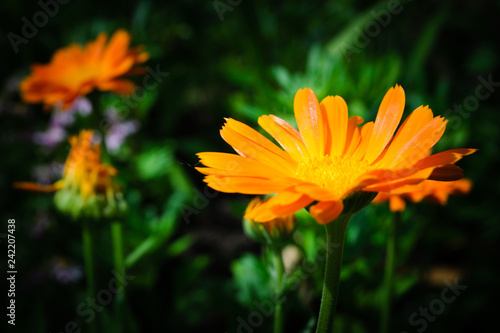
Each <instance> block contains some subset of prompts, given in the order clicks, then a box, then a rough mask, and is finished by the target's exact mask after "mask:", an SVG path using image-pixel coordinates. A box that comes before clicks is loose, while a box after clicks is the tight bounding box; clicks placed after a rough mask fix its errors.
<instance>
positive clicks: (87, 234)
mask: <svg viewBox="0 0 500 333" xmlns="http://www.w3.org/2000/svg"><path fill="white" fill-rule="evenodd" d="M82 242H83V257H84V260H85V273H86V275H87V297H88V299H93V298H95V297H96V293H95V275H94V257H93V244H92V243H93V241H92V230H91V227H90V222H89V221H83V230H82ZM89 332H91V333H95V332H97V324H96V318H94V320H92V321H91V322H90V323H89Z"/></svg>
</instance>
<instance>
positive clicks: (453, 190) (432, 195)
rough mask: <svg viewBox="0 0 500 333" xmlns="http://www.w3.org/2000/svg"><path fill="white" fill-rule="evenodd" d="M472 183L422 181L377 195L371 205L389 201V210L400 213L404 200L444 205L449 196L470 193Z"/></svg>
mask: <svg viewBox="0 0 500 333" xmlns="http://www.w3.org/2000/svg"><path fill="white" fill-rule="evenodd" d="M471 187H472V182H471V181H470V180H469V179H465V178H463V179H459V180H456V181H451V182H438V181H434V180H424V181H423V182H421V183H420V184H418V185H413V186H404V187H401V188H400V189H398V190H396V191H393V192H391V193H379V194H378V195H377V196H376V197H375V199H373V203H376V204H378V203H382V202H385V201H389V208H390V209H391V211H393V212H402V211H404V210H405V208H406V203H405V200H404V199H405V198H406V199H409V200H411V201H413V202H420V201H422V200H424V199H426V200H429V201H431V202H436V203H438V204H440V205H442V206H444V205H446V202H447V201H448V197H449V196H450V195H451V194H458V195H464V194H467V193H469V192H470V189H471Z"/></svg>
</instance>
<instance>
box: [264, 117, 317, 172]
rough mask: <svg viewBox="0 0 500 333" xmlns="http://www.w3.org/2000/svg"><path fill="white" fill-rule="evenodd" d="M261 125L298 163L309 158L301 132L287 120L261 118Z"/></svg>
mask: <svg viewBox="0 0 500 333" xmlns="http://www.w3.org/2000/svg"><path fill="white" fill-rule="evenodd" d="M258 121H259V125H260V126H261V127H262V128H263V129H264V130H265V131H266V132H267V133H269V134H270V135H271V136H272V137H273V138H274V139H275V140H276V141H277V142H278V143H279V144H280V145H281V147H283V149H284V150H285V151H287V152H288V153H289V154H290V156H291V157H292V158H293V159H294V160H295V161H296V162H301V161H303V160H304V159H306V158H308V157H309V152H308V151H307V148H306V146H305V145H304V142H303V141H302V138H301V137H300V133H299V131H297V130H296V129H295V128H293V127H292V126H291V125H290V124H289V123H287V122H286V121H285V120H283V119H281V118H279V117H276V116H273V115H269V116H262V117H260V118H259V120H258Z"/></svg>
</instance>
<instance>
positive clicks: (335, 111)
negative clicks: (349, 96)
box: [320, 96, 348, 156]
mask: <svg viewBox="0 0 500 333" xmlns="http://www.w3.org/2000/svg"><path fill="white" fill-rule="evenodd" d="M320 106H321V111H322V113H323V119H324V120H325V122H326V123H327V124H328V132H327V133H326V136H327V138H328V142H329V146H330V147H329V148H330V150H329V151H326V153H329V154H330V156H339V155H341V154H342V153H343V152H344V147H345V142H346V138H347V122H348V113H347V104H346V103H345V101H344V99H343V98H342V97H340V96H328V97H326V98H324V99H323V100H322V101H321V104H320Z"/></svg>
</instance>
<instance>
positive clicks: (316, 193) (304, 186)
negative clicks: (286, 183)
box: [294, 182, 338, 201]
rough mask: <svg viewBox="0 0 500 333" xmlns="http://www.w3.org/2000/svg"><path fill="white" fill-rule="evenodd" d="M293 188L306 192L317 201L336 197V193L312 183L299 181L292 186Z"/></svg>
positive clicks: (330, 199)
mask: <svg viewBox="0 0 500 333" xmlns="http://www.w3.org/2000/svg"><path fill="white" fill-rule="evenodd" d="M294 190H295V191H297V192H300V193H304V194H307V196H309V197H311V198H313V199H314V200H317V201H332V200H336V199H338V195H335V194H334V193H332V192H330V191H328V190H327V189H325V188H323V187H321V186H318V185H316V184H313V183H306V182H300V183H298V184H297V185H295V186H294Z"/></svg>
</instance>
